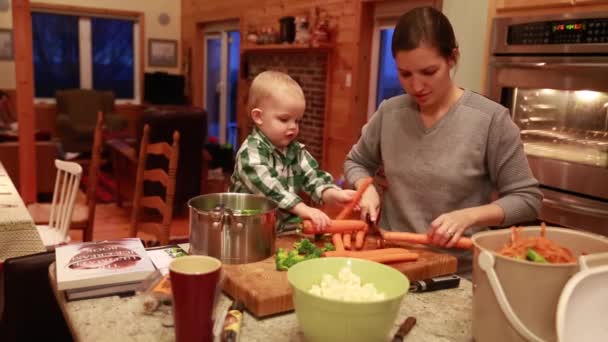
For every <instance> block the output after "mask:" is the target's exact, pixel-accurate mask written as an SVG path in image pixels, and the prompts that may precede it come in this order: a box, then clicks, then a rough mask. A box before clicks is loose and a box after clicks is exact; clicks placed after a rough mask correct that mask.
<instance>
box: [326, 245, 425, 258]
mask: <svg viewBox="0 0 608 342" xmlns="http://www.w3.org/2000/svg"><path fill="white" fill-rule="evenodd" d="M353 253H355V254H356V255H360V256H378V255H386V254H404V253H405V254H407V253H409V254H415V253H414V252H411V251H409V250H407V249H405V248H399V247H391V248H382V249H368V250H365V251H327V252H325V253H323V255H324V256H327V257H348V256H350V255H351V254H353Z"/></svg>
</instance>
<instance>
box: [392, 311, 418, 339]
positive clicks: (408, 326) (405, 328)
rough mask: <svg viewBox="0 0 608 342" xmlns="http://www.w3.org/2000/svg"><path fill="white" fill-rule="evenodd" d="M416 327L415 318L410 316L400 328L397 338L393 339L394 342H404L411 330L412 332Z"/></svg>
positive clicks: (396, 334)
mask: <svg viewBox="0 0 608 342" xmlns="http://www.w3.org/2000/svg"><path fill="white" fill-rule="evenodd" d="M414 325H416V318H415V317H412V316H410V317H408V318H406V319H405V321H403V323H402V324H401V326H400V327H399V330H397V332H396V333H395V336H394V337H393V342H402V341H403V338H404V337H405V336H406V335H407V334H408V333H409V332H410V330H412V328H413V327H414Z"/></svg>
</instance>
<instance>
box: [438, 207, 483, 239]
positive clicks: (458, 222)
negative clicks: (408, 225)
mask: <svg viewBox="0 0 608 342" xmlns="http://www.w3.org/2000/svg"><path fill="white" fill-rule="evenodd" d="M474 224H475V218H474V216H473V212H472V211H471V210H470V209H461V210H455V211H452V212H449V213H446V214H442V215H440V216H439V217H437V218H436V219H435V220H434V221H433V222H431V226H430V227H429V230H428V232H427V235H428V236H429V240H430V241H431V243H433V244H434V245H437V246H440V247H445V248H451V247H452V246H454V244H455V243H456V241H458V239H460V237H461V236H462V235H463V234H464V232H465V231H466V230H467V229H468V228H470V227H471V226H473V225H474Z"/></svg>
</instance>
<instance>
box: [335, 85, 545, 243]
mask: <svg viewBox="0 0 608 342" xmlns="http://www.w3.org/2000/svg"><path fill="white" fill-rule="evenodd" d="M519 134H520V132H519V129H518V127H517V126H516V125H515V123H514V122H513V120H512V119H511V117H510V116H509V111H508V110H507V109H506V108H505V107H503V106H501V105H500V104H497V103H495V102H493V101H491V100H489V99H486V98H485V97H483V96H481V95H478V94H476V93H473V92H471V91H470V90H465V91H464V93H463V95H462V96H461V97H460V99H459V100H458V102H457V103H456V104H454V105H453V106H452V108H451V109H450V110H449V111H448V113H446V114H445V115H444V116H443V117H442V118H441V119H440V120H439V121H438V122H437V123H436V124H435V125H434V126H433V127H431V128H425V126H424V125H423V123H422V119H421V118H420V111H419V110H418V106H417V105H416V103H415V101H414V100H413V99H412V98H411V97H410V96H408V95H402V96H397V97H393V98H391V99H388V100H386V101H384V102H382V104H381V105H380V107H379V108H378V111H377V112H376V113H375V114H374V115H373V116H372V117H371V119H370V120H369V122H368V123H367V124H366V125H365V126H364V127H363V131H362V136H361V138H360V139H359V141H358V142H357V143H356V144H355V145H354V146H353V148H352V149H351V151H350V153H349V154H348V156H347V159H346V162H345V164H344V169H345V176H346V179H347V181H349V182H350V183H351V184H354V183H355V182H356V181H357V180H358V179H360V178H362V177H369V176H371V175H373V174H375V172H376V171H377V170H378V168H379V167H380V166H381V165H383V166H384V172H385V175H386V180H387V182H388V189H386V191H385V192H384V194H383V198H382V211H381V218H380V222H379V226H380V227H382V228H384V229H389V230H395V231H415V232H420V233H423V232H426V231H427V228H428V227H429V224H430V223H431V221H433V220H434V219H435V218H437V217H438V216H439V215H441V214H443V213H447V212H450V211H453V210H457V209H462V208H468V207H475V206H480V205H484V204H489V203H491V202H492V200H491V193H492V191H493V190H496V191H497V192H498V195H499V199H498V200H496V201H494V202H493V203H495V204H497V205H498V206H500V207H501V208H502V209H503V210H504V213H505V219H504V222H503V224H502V225H503V226H509V225H513V224H517V223H521V222H525V221H530V220H533V219H535V218H536V215H537V213H538V210H539V208H540V205H541V200H542V194H541V192H540V190H539V188H538V181H537V180H536V179H534V177H533V176H532V172H531V171H530V167H529V165H528V161H527V159H526V155H525V153H524V150H523V145H522V142H521V139H520V135H519Z"/></svg>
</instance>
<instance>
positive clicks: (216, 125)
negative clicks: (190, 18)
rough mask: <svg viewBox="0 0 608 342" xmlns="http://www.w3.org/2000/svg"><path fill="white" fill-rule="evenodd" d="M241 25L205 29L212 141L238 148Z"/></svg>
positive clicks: (215, 25)
mask: <svg viewBox="0 0 608 342" xmlns="http://www.w3.org/2000/svg"><path fill="white" fill-rule="evenodd" d="M238 27H239V22H238V21H232V20H230V21H225V22H217V23H211V24H208V25H207V26H206V27H205V28H204V40H203V44H204V47H203V48H204V51H205V55H204V73H203V86H204V87H203V99H204V103H205V108H206V109H207V112H208V116H207V123H208V137H215V138H217V139H218V141H219V143H220V144H230V145H231V146H232V147H233V149H235V150H236V149H237V148H238V129H237V114H236V107H237V86H238V72H239V57H240V56H239V46H240V40H241V37H240V33H239V31H238Z"/></svg>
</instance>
